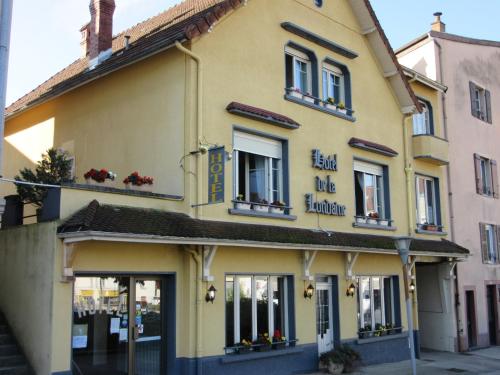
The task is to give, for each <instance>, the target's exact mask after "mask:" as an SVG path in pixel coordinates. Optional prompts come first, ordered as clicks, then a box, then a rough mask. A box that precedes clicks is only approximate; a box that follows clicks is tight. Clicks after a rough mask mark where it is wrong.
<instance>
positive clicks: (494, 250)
mask: <svg viewBox="0 0 500 375" xmlns="http://www.w3.org/2000/svg"><path fill="white" fill-rule="evenodd" d="M479 232H480V239H481V253H482V256H483V263H488V264H498V263H499V255H500V249H499V246H500V226H498V225H492V224H483V223H480V224H479Z"/></svg>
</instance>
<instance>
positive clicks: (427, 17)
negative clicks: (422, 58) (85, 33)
mask: <svg viewBox="0 0 500 375" xmlns="http://www.w3.org/2000/svg"><path fill="white" fill-rule="evenodd" d="M268 1H273V0H268ZM310 1H312V0H310ZM326 1H347V0H326ZM115 2H116V11H115V20H114V32H115V33H117V32H119V31H121V30H123V29H125V28H127V27H130V26H132V25H134V24H136V23H138V22H140V21H142V20H144V19H146V18H149V17H151V16H154V15H156V14H158V13H159V12H161V11H163V10H165V9H167V8H169V7H171V6H172V5H174V4H176V3H179V2H180V1H179V0H115ZM88 4H89V0H15V1H14V11H13V20H12V36H11V50H10V66H9V80H8V88H7V103H8V104H9V103H11V102H12V101H14V100H16V99H18V98H19V97H21V96H22V95H24V94H25V93H27V92H28V91H30V90H32V89H34V88H35V87H36V86H37V85H39V84H40V83H42V82H43V81H45V80H46V79H47V78H49V77H50V76H52V75H53V74H55V73H56V72H58V71H59V70H61V69H63V68H64V67H65V66H67V65H69V64H70V63H71V62H73V61H74V60H76V59H77V58H78V57H79V56H80V33H79V29H80V27H81V26H82V25H83V24H85V23H86V22H88V20H89V11H88ZM417 4H418V5H417ZM372 5H373V7H374V8H375V11H376V13H377V16H378V17H379V19H380V22H381V24H382V27H383V28H384V30H385V32H386V34H387V36H388V38H389V40H390V42H391V44H392V46H393V47H394V48H397V47H400V46H401V45H402V44H404V43H405V42H407V41H410V40H412V39H414V38H415V37H417V36H419V35H421V34H423V33H425V32H427V31H428V30H429V29H430V23H431V22H432V20H433V16H432V14H433V13H434V12H436V11H441V12H443V14H444V15H443V21H444V22H445V23H446V24H447V31H448V32H450V33H454V34H460V35H466V36H470V37H474V38H483V39H491V40H500V23H499V22H498V20H497V19H498V15H500V0H476V1H472V0H412V1H410V0H372Z"/></svg>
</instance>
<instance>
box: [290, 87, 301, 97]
mask: <svg viewBox="0 0 500 375" xmlns="http://www.w3.org/2000/svg"><path fill="white" fill-rule="evenodd" d="M288 95H290V96H293V97H294V98H298V99H302V93H301V92H300V91H296V90H295V89H290V90H289V91H288Z"/></svg>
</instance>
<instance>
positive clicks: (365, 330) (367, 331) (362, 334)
mask: <svg viewBox="0 0 500 375" xmlns="http://www.w3.org/2000/svg"><path fill="white" fill-rule="evenodd" d="M358 333H359V338H360V339H367V338H369V337H371V336H372V326H371V325H370V324H366V325H365V326H364V327H361V328H360V329H359V332H358Z"/></svg>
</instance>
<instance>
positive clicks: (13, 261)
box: [0, 0, 468, 375]
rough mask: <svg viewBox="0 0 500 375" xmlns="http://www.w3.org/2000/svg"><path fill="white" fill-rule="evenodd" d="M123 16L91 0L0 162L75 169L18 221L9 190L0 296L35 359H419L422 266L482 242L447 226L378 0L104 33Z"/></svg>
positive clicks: (425, 142) (263, 5)
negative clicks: (346, 349) (348, 352)
mask: <svg viewBox="0 0 500 375" xmlns="http://www.w3.org/2000/svg"><path fill="white" fill-rule="evenodd" d="M113 9H114V1H113V0H93V1H91V13H92V17H91V22H90V24H89V25H88V26H86V27H84V28H82V45H83V56H82V57H81V58H80V59H79V60H77V61H76V62H75V63H73V64H72V65H71V66H69V67H68V68H67V69H65V70H63V71H61V72H60V73H58V74H57V75H55V76H54V77H52V78H51V79H49V80H48V81H47V82H45V83H44V84H42V85H41V86H39V87H38V88H36V89H35V90H34V91H32V92H31V93H29V94H28V95H27V96H25V97H23V98H21V99H20V100H19V101H17V102H15V103H14V104H13V105H12V106H11V107H9V108H8V109H7V119H6V132H5V157H4V160H5V166H4V169H3V170H4V173H5V176H7V177H12V176H14V175H16V174H17V173H18V171H19V169H21V168H23V167H33V165H34V163H35V162H36V161H37V159H38V158H39V155H40V154H41V153H42V152H44V151H45V150H47V149H48V148H51V147H55V148H61V149H63V150H65V151H67V152H68V153H69V155H71V157H72V160H73V167H74V174H75V176H76V178H77V183H75V184H70V185H63V186H61V187H60V188H53V187H52V188H49V191H50V194H49V195H48V197H50V198H51V199H52V202H48V201H47V202H45V203H46V204H45V205H44V207H43V211H45V212H42V213H41V215H40V216H39V219H38V221H39V222H38V223H35V222H36V219H34V218H33V217H29V218H25V219H24V221H23V223H24V224H25V225H23V226H13V225H11V224H13V223H19V221H16V220H14V221H13V222H11V221H10V219H9V220H7V219H6V218H12V216H10V213H11V212H12V209H13V208H14V211H15V209H16V208H17V209H18V208H19V204H18V203H17V204H16V200H15V198H13V197H12V195H13V194H14V193H15V188H14V186H13V185H12V184H10V185H8V184H2V195H4V196H9V198H8V199H7V201H8V205H7V211H8V212H9V215H7V216H6V215H5V214H4V223H3V230H2V232H1V233H0V244H1V246H0V255H1V256H0V259H1V261H0V269H1V272H0V285H2V287H1V288H0V301H2V302H0V309H1V310H3V311H4V313H5V316H6V318H7V320H8V321H9V323H10V325H11V327H12V329H13V332H14V333H15V334H16V337H17V339H18V341H19V343H20V344H21V346H22V347H23V348H24V351H25V353H26V354H27V356H28V359H29V361H30V363H31V364H32V366H33V367H34V368H35V370H36V372H37V373H38V374H72V373H73V374H98V373H102V374H125V373H128V374H134V373H136V374H194V373H197V374H200V373H203V374H205V375H207V374H218V375H219V374H237V373H246V374H257V373H261V372H262V371H266V372H268V373H272V374H289V373H298V372H307V371H311V370H314V369H316V368H317V365H318V354H319V353H322V352H325V351H328V350H331V349H333V348H334V347H337V346H338V345H339V344H340V343H347V344H349V345H351V346H352V347H353V348H355V349H356V350H357V351H359V352H360V353H361V355H362V359H363V362H364V363H366V364H370V363H379V362H385V361H397V360H401V359H407V358H409V356H410V351H409V350H408V341H409V336H410V335H409V334H410V333H412V334H413V333H415V340H414V341H415V343H416V346H417V347H418V345H419V344H418V337H419V335H418V330H419V327H418V318H417V316H416V315H417V311H418V309H417V306H416V297H415V295H416V291H414V293H413V297H411V300H412V301H413V303H414V304H413V310H414V311H413V312H414V315H415V318H414V322H413V323H414V325H413V326H414V332H409V327H411V325H410V324H409V323H411V322H408V320H407V318H406V316H407V311H406V305H405V303H404V300H405V287H404V286H405V284H412V285H413V286H414V285H415V281H413V278H415V277H416V278H417V280H418V274H417V275H416V274H415V269H416V267H415V264H417V265H422V264H424V263H425V264H444V265H446V266H450V267H452V266H453V264H454V262H456V261H457V260H463V259H465V258H466V256H467V254H468V251H467V250H466V249H463V248H461V247H459V246H457V245H455V244H453V243H451V242H449V241H446V240H445V238H446V226H447V219H446V217H447V215H446V212H447V209H446V205H445V202H446V201H445V199H441V200H440V199H439V197H440V196H441V197H444V193H443V192H444V189H445V186H444V183H445V175H444V172H443V170H442V168H441V167H440V165H442V164H444V163H445V162H446V160H447V153H446V148H445V147H443V145H442V144H441V143H439V142H438V143H439V144H438V145H437V146H436V140H435V139H434V138H432V139H431V138H430V137H424V136H423V137H412V133H411V128H412V126H417V125H418V124H419V121H420V120H419V119H418V118H416V119H413V117H412V116H413V114H414V113H415V112H416V111H417V110H420V109H421V108H420V107H422V108H424V109H425V108H426V107H425V103H426V102H425V101H422V103H423V105H420V104H419V102H418V100H417V98H416V96H415V95H414V93H413V91H412V89H411V88H410V86H409V83H408V82H407V79H406V77H405V73H404V72H403V71H402V69H401V68H400V66H399V65H398V64H397V61H396V59H395V56H394V53H393V52H392V49H391V48H390V45H389V43H388V41H387V39H386V37H385V35H384V33H383V31H382V29H381V26H380V24H379V23H378V21H377V19H376V16H375V14H374V12H373V9H372V8H371V6H370V4H369V2H368V1H367V0H349V1H347V0H345V1H335V2H334V1H325V2H323V1H319V0H316V1H313V0H274V1H266V0H250V1H242V0H208V1H201V0H186V1H185V2H183V3H182V4H180V5H178V6H176V7H174V8H172V9H170V10H168V11H166V12H164V13H162V14H160V15H158V16H156V17H153V18H151V19H149V20H147V21H145V22H143V23H141V24H138V25H136V26H135V27H133V28H131V29H129V30H126V31H124V32H123V33H121V34H118V35H117V36H115V37H114V38H111V31H110V28H109V23H110V22H111V21H112V20H111V19H110V17H112V13H113ZM407 74H408V72H407ZM418 90H422V92H420V91H418ZM418 90H417V93H418V94H419V96H422V99H426V100H428V101H430V102H432V105H433V106H436V107H437V106H439V103H437V99H436V98H437V97H438V96H437V93H436V91H435V89H429V88H428V86H425V85H422V87H419V88H418ZM426 90H429V92H428V93H427V91H426ZM434 101H436V102H434ZM423 113H424V116H425V113H427V115H429V112H425V111H424V112H423ZM418 116H422V115H418ZM430 116H432V113H430ZM414 123H415V124H417V125H412V124H414ZM433 123H434V126H435V129H436V134H438V132H440V131H441V130H440V123H441V120H440V119H439V118H434V122H433ZM420 138H421V139H420ZM92 168H95V169H97V170H100V169H101V168H105V169H107V170H112V171H113V173H116V174H117V175H118V178H117V179H115V180H114V181H110V180H108V179H106V181H105V182H101V183H99V182H96V181H93V180H92V178H90V179H89V181H86V180H85V179H84V174H86V173H87V172H88V171H90V170H91V169H92ZM134 171H138V172H139V174H140V175H146V176H151V177H153V178H154V183H153V184H152V185H149V184H146V186H147V187H149V188H150V190H152V191H146V189H144V186H125V184H124V183H122V180H124V179H125V177H127V176H129V175H130V174H131V173H132V172H134ZM416 173H417V174H416ZM419 176H421V177H422V178H420V177H419ZM419 178H420V179H419ZM96 179H99V178H96ZM133 179H134V178H132V180H133ZM440 181H441V183H439V182H440ZM129 185H130V184H129ZM415 189H417V190H415ZM422 189H423V190H422ZM416 202H417V203H418V204H417V203H416ZM53 203H54V204H53ZM24 209H25V210H24V211H25V216H31V215H30V214H31V213H32V211H33V208H32V207H30V206H29V205H26V206H25V207H24ZM54 213H55V214H54ZM400 236H411V237H413V240H412V242H411V247H410V250H411V252H410V258H409V264H408V266H407V269H408V270H409V271H410V272H411V273H412V276H411V278H408V279H407V281H408V283H405V279H404V276H403V267H402V263H401V258H400V256H399V255H398V251H397V250H396V247H395V240H394V238H395V237H400ZM435 276H436V277H438V278H440V277H442V275H441V274H438V275H435ZM417 290H418V288H417ZM429 293H433V291H432V290H429ZM14 295H15V296H16V301H13V300H12V297H11V296H14ZM270 295H272V302H271V299H270V298H269V296H270ZM17 301H19V303H16V302H17ZM20 305H21V306H22V307H21V306H20ZM266 337H269V338H271V341H272V345H267V341H266Z"/></svg>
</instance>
